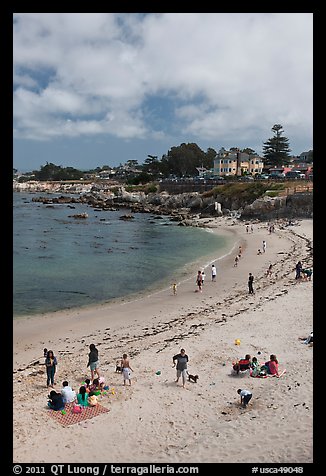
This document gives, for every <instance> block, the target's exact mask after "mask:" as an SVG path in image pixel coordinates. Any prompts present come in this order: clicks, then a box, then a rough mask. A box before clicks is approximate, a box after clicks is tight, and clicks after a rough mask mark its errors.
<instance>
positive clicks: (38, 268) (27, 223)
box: [13, 193, 226, 317]
mask: <svg viewBox="0 0 326 476" xmlns="http://www.w3.org/2000/svg"><path fill="white" fill-rule="evenodd" d="M40 195H41V194H37V195H33V194H24V193H14V198H13V251H14V255H13V311H14V317H20V316H23V315H34V314H39V313H45V312H50V311H57V310H64V309H68V308H74V307H81V306H89V305H92V304H97V303H103V302H107V301H110V300H112V299H116V298H121V297H123V296H130V295H132V294H135V293H142V292H144V291H147V290H150V289H154V288H157V287H158V286H165V287H168V286H170V285H171V283H172V280H174V279H177V278H178V277H179V278H180V277H181V276H182V274H183V273H185V270H186V269H189V263H191V262H195V261H196V260H197V259H198V258H199V257H201V256H202V257H204V256H208V255H212V254H213V255H216V256H218V255H219V250H221V249H222V248H224V247H225V246H226V238H225V237H221V236H218V235H216V234H213V233H209V232H207V231H206V230H203V229H200V228H195V227H181V226H178V225H177V223H176V222H172V221H170V219H169V217H163V218H162V219H158V218H157V216H155V215H151V214H143V213H136V214H134V219H133V220H129V221H124V220H120V219H119V217H120V216H121V215H124V214H125V213H126V210H125V209H123V210H120V211H99V210H94V209H93V208H91V207H89V206H87V205H84V204H78V203H77V204H74V206H75V209H71V208H69V207H68V205H67V204H54V205H53V206H52V207H47V206H46V205H44V204H42V203H39V202H32V198H33V197H34V196H40ZM46 196H47V197H49V196H51V195H46ZM83 212H87V213H88V218H87V219H80V220H76V219H74V218H71V217H69V215H73V214H76V213H83ZM187 265H188V268H187ZM193 272H194V275H195V274H196V269H194V270H193Z"/></svg>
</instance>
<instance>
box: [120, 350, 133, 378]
mask: <svg viewBox="0 0 326 476" xmlns="http://www.w3.org/2000/svg"><path fill="white" fill-rule="evenodd" d="M120 365H121V368H122V375H123V385H126V382H127V380H129V385H131V375H132V374H131V372H133V370H132V368H131V366H130V362H129V359H128V355H127V354H123V356H122V359H121V364H120Z"/></svg>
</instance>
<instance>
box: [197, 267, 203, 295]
mask: <svg viewBox="0 0 326 476" xmlns="http://www.w3.org/2000/svg"><path fill="white" fill-rule="evenodd" d="M196 284H197V286H198V291H199V292H200V293H201V292H202V286H203V279H202V275H201V271H198V273H197V277H196Z"/></svg>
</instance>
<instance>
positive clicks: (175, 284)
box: [172, 283, 177, 296]
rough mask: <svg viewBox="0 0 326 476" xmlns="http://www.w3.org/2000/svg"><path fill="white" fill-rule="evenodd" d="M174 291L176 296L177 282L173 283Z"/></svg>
mask: <svg viewBox="0 0 326 476" xmlns="http://www.w3.org/2000/svg"><path fill="white" fill-rule="evenodd" d="M172 291H173V295H174V296H175V295H176V294H177V283H173V284H172Z"/></svg>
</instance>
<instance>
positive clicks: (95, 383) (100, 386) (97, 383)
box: [90, 378, 104, 395]
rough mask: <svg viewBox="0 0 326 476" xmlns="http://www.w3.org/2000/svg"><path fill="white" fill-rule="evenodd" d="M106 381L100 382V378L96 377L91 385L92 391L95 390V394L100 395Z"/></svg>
mask: <svg viewBox="0 0 326 476" xmlns="http://www.w3.org/2000/svg"><path fill="white" fill-rule="evenodd" d="M103 386H104V383H101V382H100V379H98V378H95V379H94V380H93V382H92V385H91V386H90V393H91V392H93V393H94V394H95V395H99V394H100V393H101V392H102V390H103Z"/></svg>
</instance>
